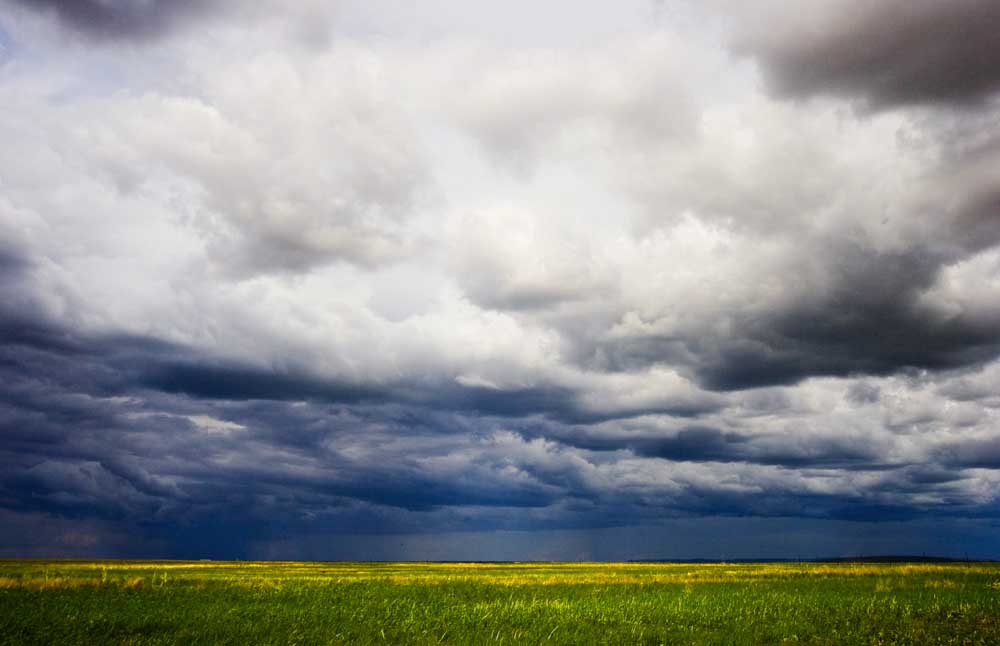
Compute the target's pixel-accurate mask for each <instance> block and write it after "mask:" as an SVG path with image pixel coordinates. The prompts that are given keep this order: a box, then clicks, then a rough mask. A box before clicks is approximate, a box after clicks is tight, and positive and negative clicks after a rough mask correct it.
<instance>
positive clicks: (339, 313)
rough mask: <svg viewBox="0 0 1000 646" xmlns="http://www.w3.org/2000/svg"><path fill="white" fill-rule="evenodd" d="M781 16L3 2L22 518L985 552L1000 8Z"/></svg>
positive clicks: (992, 421) (5, 302) (572, 549)
mask: <svg viewBox="0 0 1000 646" xmlns="http://www.w3.org/2000/svg"><path fill="white" fill-rule="evenodd" d="M904 5H905V6H904ZM770 8H771V10H773V11H774V13H773V16H774V20H773V21H771V22H770V23H769V25H770V27H769V29H768V30H767V31H766V32H764V31H761V30H758V29H756V28H755V27H754V25H753V23H752V21H749V20H748V19H746V17H745V16H741V14H740V9H738V8H734V7H731V6H727V3H724V2H720V3H711V4H707V5H704V6H702V5H700V4H693V3H692V4H679V5H677V6H676V7H673V8H672V9H671V8H669V7H667V6H665V5H656V4H646V3H642V2H636V3H632V4H627V5H625V6H620V7H614V8H612V7H607V8H604V9H591V10H587V11H583V12H581V13H580V14H579V15H578V19H577V20H576V22H574V23H573V24H571V25H563V26H560V25H559V24H557V23H556V22H550V23H545V22H544V21H542V23H540V24H539V23H532V24H534V25H536V26H535V27H533V28H532V29H531V30H527V31H524V30H519V29H518V28H517V27H518V25H520V24H523V19H524V17H525V12H527V11H528V10H529V7H527V5H526V4H524V5H523V6H522V4H521V3H514V4H513V5H511V6H510V7H509V8H506V9H504V10H503V11H499V10H498V11H497V15H495V16H492V18H490V19H489V20H483V19H481V18H478V17H477V15H476V13H475V11H474V8H468V9H457V8H455V7H454V6H451V5H448V3H432V4H431V5H428V7H427V9H426V11H425V12H422V13H420V15H413V16H408V17H406V19H405V20H403V17H401V16H400V15H398V14H397V13H396V8H394V7H393V6H391V3H380V2H375V3H352V2H344V3H338V4H337V6H336V11H335V12H334V11H333V10H331V9H329V8H324V7H323V6H320V5H319V4H317V5H315V6H313V5H312V4H307V5H303V6H302V7H300V8H299V9H296V10H295V11H294V12H290V11H288V10H285V9H283V8H282V7H280V6H279V5H278V4H270V3H265V4H262V5H261V6H260V7H259V8H257V9H254V10H253V11H250V10H244V9H240V8H239V7H236V6H235V5H231V4H230V3H209V4H203V3H197V4H194V3H190V4H188V3H162V4H161V3H156V2H153V3H124V2H123V3H115V2H112V3H104V2H101V3H59V2H43V3H22V2H10V1H8V2H4V3H0V26H2V32H0V33H5V34H6V35H7V36H6V39H7V40H9V43H10V46H5V47H4V48H3V49H0V91H2V92H3V95H4V96H5V97H7V99H8V100H6V101H4V102H3V106H4V107H3V108H2V109H0V139H2V140H3V141H5V148H4V151H3V152H2V153H0V187H2V190H0V239H2V240H3V241H4V242H3V244H2V246H0V382H2V383H4V384H5V386H4V388H3V390H2V392H0V435H2V437H3V442H2V443H0V465H2V466H3V468H2V469H0V473H2V474H3V475H0V507H2V513H3V515H4V517H5V518H8V519H9V522H10V523H11V524H12V525H16V526H18V527H23V528H25V531H28V528H34V529H32V530H31V531H35V532H37V533H39V535H40V539H39V545H38V546H37V549H34V548H32V552H33V553H50V554H72V555H83V554H91V553H93V554H107V555H112V554H123V555H143V554H145V555H153V554H155V555H185V556H197V555H201V554H205V555H212V556H240V557H245V556H274V555H279V556H285V557H287V556H292V557H294V556H295V555H296V554H299V555H304V556H310V557H320V558H333V557H341V556H345V555H347V556H351V557H354V558H358V557H363V558H368V557H372V558H375V557H378V558H383V557H384V558H402V557H420V558H449V556H448V555H443V554H439V553H438V552H435V550H434V549H432V548H430V547H428V545H427V544H426V543H425V542H423V541H424V539H422V538H420V537H421V536H429V535H434V536H442V537H447V536H452V537H454V536H457V535H461V536H469V537H471V536H475V537H477V538H476V540H477V541H479V542H480V544H481V549H480V550H479V551H476V550H472V551H471V552H470V551H469V550H468V549H467V548H466V547H464V546H463V542H462V540H460V539H454V538H442V541H444V542H442V543H440V544H442V545H444V544H449V545H453V546H454V550H455V553H456V554H459V553H461V554H462V556H461V558H494V557H498V555H500V556H502V557H503V558H511V557H514V558H516V557H522V558H577V557H580V556H581V555H583V556H590V557H593V558H605V557H607V558H630V557H632V556H631V555H630V553H629V550H630V549H631V548H630V547H629V546H630V545H631V544H632V543H630V541H631V540H633V539H634V540H636V541H640V542H644V543H643V544H645V545H646V546H647V547H646V548H643V549H644V550H646V551H644V552H643V553H642V554H638V553H637V554H635V555H634V557H635V558H653V557H657V556H664V557H666V556H689V557H690V556H710V557H717V556H724V555H725V553H726V552H728V553H730V554H733V553H736V552H735V551H733V550H735V549H736V546H735V545H734V544H731V540H730V544H729V547H726V545H727V542H726V541H727V540H729V539H727V538H726V536H727V535H729V536H731V535H733V532H732V530H733V528H737V527H743V528H745V529H746V531H747V532H749V533H751V534H753V535H759V536H761V537H766V536H767V535H770V534H768V533H767V532H766V531H765V530H764V529H763V527H766V526H770V527H782V528H786V529H787V531H785V534H787V535H792V536H799V537H800V538H799V539H797V540H798V543H797V544H796V545H793V546H786V547H787V549H791V550H795V551H797V555H799V556H801V555H819V554H820V553H824V554H828V553H829V552H831V551H833V552H838V551H840V552H844V551H850V550H859V549H863V546H864V545H867V544H870V543H867V542H866V541H867V540H868V539H867V538H865V537H866V536H867V535H868V533H867V532H868V530H867V529H865V528H866V527H868V526H869V525H870V524H871V523H884V524H885V526H886V527H889V526H890V524H891V526H892V528H893V532H896V534H894V535H898V536H902V537H904V538H901V539H900V541H901V544H900V547H899V550H900V551H907V550H910V549H912V550H916V551H924V550H926V549H927V547H928V546H930V547H932V548H934V549H937V548H935V547H934V546H935V545H936V546H941V545H949V546H951V547H949V549H958V548H957V547H955V546H956V545H957V546H959V547H962V546H963V544H962V539H961V536H965V537H966V540H967V542H966V544H965V545H964V547H966V548H970V549H973V550H974V551H976V553H977V554H981V555H986V556H989V555H992V556H995V555H996V549H997V548H998V546H997V544H995V543H990V542H989V541H988V540H986V539H983V538H982V537H983V536H988V535H990V532H991V530H992V528H994V525H995V523H996V522H997V521H996V516H997V514H996V511H997V507H996V504H997V499H996V494H995V492H996V491H997V484H998V479H1000V475H998V473H1000V472H998V469H1000V435H998V432H997V414H998V413H997V411H998V410H1000V399H998V398H997V396H996V395H995V393H996V392H1000V361H998V354H1000V248H998V245H1000V219H998V217H1000V213H998V208H1000V203H998V197H1000V180H998V178H997V176H996V173H995V172H993V169H995V168H996V167H997V164H998V163H1000V136H998V134H997V133H998V132H1000V129H998V126H1000V112H998V107H997V105H998V104H997V103H996V101H995V91H996V89H997V81H998V80H1000V79H998V78H994V76H991V72H990V69H991V66H990V65H989V61H990V60H991V59H990V57H991V56H994V54H992V49H994V48H992V47H991V46H989V43H990V42H991V41H990V40H989V38H988V35H989V34H990V33H992V32H991V31H990V30H989V29H988V27H989V26H990V25H992V24H993V23H994V22H996V19H997V16H996V15H995V14H996V11H994V10H993V9H992V8H991V6H990V4H989V3H985V2H976V1H973V0H969V1H963V2H956V3H948V4H942V3H924V2H915V3H896V2H890V1H888V0H886V1H884V2H879V3H874V4H871V6H870V7H869V6H867V5H866V8H865V9H864V10H859V11H848V10H847V8H846V5H844V4H843V3H838V2H820V3H815V4H814V5H811V6H810V8H809V9H808V10H807V11H799V12H790V11H788V8H787V7H785V6H784V5H783V4H782V3H772V4H771V7H770ZM553 10H555V9H553ZM557 13H558V12H557ZM546 15H547V14H546ZM768 15H772V14H768ZM792 16H794V17H792ZM67 33H77V34H79V35H81V36H82V38H79V39H70V40H68V41H67V40H66V38H65V36H66V34H67ZM0 42H3V41H0ZM60 44H62V45H60ZM992 67H996V66H995V65H994V66H992ZM859 107H860V108H861V109H859ZM755 523H771V525H760V524H755ZM928 523H930V524H931V525H933V526H939V527H942V528H944V529H942V530H941V532H942V533H941V534H940V535H935V536H932V537H925V538H917V537H911V538H910V539H905V535H906V530H905V528H906V527H918V526H919V527H924V528H926V527H927V526H928V525H927V524H928ZM680 527H684V528H687V529H686V530H685V531H689V532H691V535H692V536H694V535H698V536H704V537H705V540H704V541H702V543H703V544H704V545H706V546H707V545H711V546H712V547H711V550H713V551H712V552H711V553H707V552H705V553H702V552H698V551H697V544H696V543H690V542H689V543H684V544H683V546H682V544H681V543H673V544H672V543H671V539H670V534H671V532H672V531H674V530H675V529H676V528H680ZM671 528H674V529H671ZM727 528H728V529H727ZM823 528H837V531H838V532H843V535H842V537H841V538H842V540H840V542H837V541H832V542H831V540H829V538H828V536H827V535H828V534H829V530H828V529H823ZM456 533H458V534H456ZM491 533H494V534H491ZM362 535H364V536H374V535H377V536H381V537H383V538H378V539H371V542H370V543H368V544H369V545H371V549H372V550H375V551H373V552H372V554H371V555H368V556H366V555H364V554H360V553H359V552H358V550H359V549H361V548H360V547H359V545H361V543H357V542H351V541H356V540H360V539H353V538H349V537H352V536H353V537H356V536H362ZM491 535H492V536H509V537H511V540H512V541H514V543H512V544H513V545H517V546H518V547H517V548H516V549H514V548H510V550H508V549H507V548H501V547H500V546H498V543H497V542H496V541H494V540H492V539H490V538H489V536H491ZM946 535H947V540H946V539H945V536H946ZM332 536H337V537H340V538H339V539H338V541H339V542H338V541H333V542H330V543H324V542H323V541H324V540H332V539H330V537H332ZM388 536H400V537H406V538H401V539H400V542H399V543H398V546H406V547H397V548H394V547H392V546H393V545H397V544H396V543H393V542H392V541H393V540H394V539H391V538H385V537H388ZM528 536H537V537H539V541H538V542H537V543H535V542H533V541H532V540H531V539H528V538H524V537H528ZM587 536H590V537H599V536H605V537H607V536H614V537H616V538H615V539H614V540H615V541H618V542H617V543H616V544H615V546H613V547H608V548H607V549H606V550H603V551H602V550H598V549H596V548H593V546H591V547H581V545H582V544H581V543H580V541H584V543H586V541H587V540H589V539H586V538H585V537H587ZM956 536H957V537H959V538H957V539H956V538H955V537H956ZM129 537H132V538H129ZM518 537H521V538H518ZM546 537H547V538H546ZM581 537H584V538H581ZM629 537H632V538H629ZM595 540H596V539H595ZM766 540H772V543H771V547H767V545H765V544H764V543H765V542H766ZM773 540H774V537H773V535H771V539H766V538H761V541H764V542H762V543H761V545H762V546H763V547H760V548H759V549H758V551H759V552H760V553H762V554H763V553H765V552H766V553H767V555H769V556H780V555H779V554H774V553H772V552H773V549H772V547H773ZM908 540H909V542H907V541H908ZM380 541H381V542H380ZM448 541H452V542H450V543H449V542H448ZM547 541H548V542H547ZM560 541H564V542H565V546H566V547H565V549H564V550H560V549H559V548H558V545H559V542H560ZM921 541H923V542H921ZM935 541H936V542H935ZM323 544H328V546H329V547H328V548H327V551H325V552H324V550H323V548H322V547H321V546H322V545H323ZM376 545H378V547H375V546H376ZM541 545H546V546H548V547H545V548H544V549H542V548H541V547H539V546H541ZM672 545H673V546H672ZM647 548H648V549H647ZM26 549H27V548H26V547H25V546H24V545H23V543H20V542H18V541H17V539H16V538H15V537H14V536H13V535H11V536H6V535H0V552H2V553H4V554H14V553H19V551H20V552H23V551H25V550H26ZM705 549H708V548H707V547H706V548H705ZM408 550H409V551H408ZM511 550H513V551H511ZM648 550H653V551H654V552H655V553H650V552H649V551H648ZM737 551H738V550H737ZM879 551H886V550H879ZM376 552H377V553H376ZM801 552H805V554H802V553H801ZM428 555H430V556H428ZM753 555H754V554H750V553H747V554H744V556H753ZM456 558H457V557H456Z"/></svg>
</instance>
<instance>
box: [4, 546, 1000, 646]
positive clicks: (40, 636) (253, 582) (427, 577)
mask: <svg viewBox="0 0 1000 646" xmlns="http://www.w3.org/2000/svg"><path fill="white" fill-rule="evenodd" d="M0 643H2V644H103V643H116V644H241V645H244V646H245V645H248V644H326V643H332V644H366V643H380V644H381V643H397V644H400V643H406V644H486V643H506V644H513V643H524V644H690V643H696V644H781V643H795V644H802V643H806V644H1000V565H998V564H985V563H954V564H871V563H868V564H850V563H839V564H815V563H812V564H806V563H782V564H712V565H687V564H659V563H657V564H408V563H287V562H281V563H279V562H262V563H249V562H232V563H231V562H170V561H166V562H152V561H146V562H122V561H97V562H94V561H90V562H76V561H0Z"/></svg>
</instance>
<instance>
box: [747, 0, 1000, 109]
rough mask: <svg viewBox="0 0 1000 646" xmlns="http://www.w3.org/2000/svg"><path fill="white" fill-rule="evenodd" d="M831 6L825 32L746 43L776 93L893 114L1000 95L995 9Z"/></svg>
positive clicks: (775, 33) (999, 12)
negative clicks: (853, 101)
mask: <svg viewBox="0 0 1000 646" xmlns="http://www.w3.org/2000/svg"><path fill="white" fill-rule="evenodd" d="M828 4H830V5H831V6H832V10H831V11H830V12H829V16H827V20H826V21H825V22H824V24H823V25H822V29H820V30H815V29H800V28H796V27H792V26H789V27H785V26H784V25H782V24H777V25H775V24H769V25H767V28H766V29H765V28H763V27H762V28H761V29H760V30H759V31H758V32H757V33H753V34H751V35H748V36H745V40H744V42H742V43H741V44H740V49H742V50H744V51H749V52H751V53H753V54H754V55H755V56H756V57H757V58H758V59H759V60H760V61H761V63H762V65H763V67H764V70H765V72H766V75H767V77H768V79H769V80H770V83H771V86H772V87H773V89H774V90H775V91H776V92H777V93H779V94H781V95H785V96H791V97H803V96H809V95H815V94H828V95H841V96H849V97H858V98H861V99H863V100H864V101H866V102H867V103H868V104H869V105H870V106H872V107H873V108H888V107H893V106H900V105H917V104H924V105H963V104H965V105H968V104H975V103H978V102H982V101H983V100H985V99H986V98H988V97H990V96H991V95H993V94H994V93H996V92H997V91H998V90H1000V50H998V48H997V47H996V35H997V32H998V31H1000V5H998V4H997V3H996V2H993V1H992V0H951V1H949V2H939V1H937V0H879V1H877V2H866V3H861V4H859V3H854V2H835V3H828ZM791 24H792V23H789V25H791Z"/></svg>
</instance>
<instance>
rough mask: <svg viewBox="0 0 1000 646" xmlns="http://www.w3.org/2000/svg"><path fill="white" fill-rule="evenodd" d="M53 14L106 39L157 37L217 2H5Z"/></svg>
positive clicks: (70, 25)
mask: <svg viewBox="0 0 1000 646" xmlns="http://www.w3.org/2000/svg"><path fill="white" fill-rule="evenodd" d="M5 1H6V2H7V3H9V4H14V5H20V6H23V7H27V8H29V9H33V10H37V11H43V12H50V13H52V14H54V15H55V16H56V17H57V18H58V19H59V21H60V22H61V23H62V24H63V25H65V26H66V27H68V28H70V29H72V30H74V31H77V32H79V33H81V34H83V35H85V36H88V37H91V38H96V39H102V40H103V39H107V40H146V39H150V38H156V37H158V36H161V35H163V34H165V33H166V32H168V31H170V30H171V29H174V28H175V27H178V26H180V25H181V24H182V23H183V22H184V21H186V20H190V19H194V18H196V17H198V16H199V15H201V14H203V13H205V12H207V11H209V10H212V9H213V8H215V7H216V6H217V5H219V4H220V3H219V2H218V1H217V0H5Z"/></svg>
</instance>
